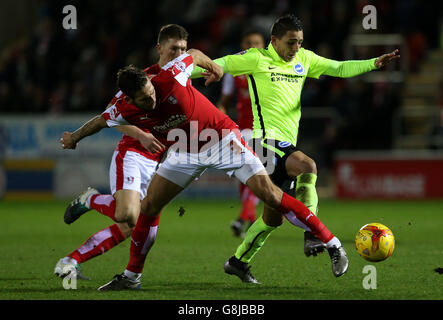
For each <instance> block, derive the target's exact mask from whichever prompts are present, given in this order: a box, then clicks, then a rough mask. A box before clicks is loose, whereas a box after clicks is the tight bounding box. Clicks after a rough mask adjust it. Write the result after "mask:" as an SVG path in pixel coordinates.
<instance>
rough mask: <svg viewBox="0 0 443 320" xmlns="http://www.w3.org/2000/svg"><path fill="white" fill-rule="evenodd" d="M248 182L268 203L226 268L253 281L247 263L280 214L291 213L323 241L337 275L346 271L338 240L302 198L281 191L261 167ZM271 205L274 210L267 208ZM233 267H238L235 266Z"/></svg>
mask: <svg viewBox="0 0 443 320" xmlns="http://www.w3.org/2000/svg"><path fill="white" fill-rule="evenodd" d="M247 185H248V187H249V188H250V189H251V190H252V191H253V192H254V193H255V194H256V195H257V197H259V198H260V199H261V200H262V201H263V202H264V203H265V205H266V206H267V207H265V210H264V211H263V218H262V219H260V218H259V219H257V221H256V222H255V223H254V224H253V225H252V226H251V228H249V230H248V232H247V233H246V236H245V239H244V241H243V243H241V244H240V246H239V247H238V248H237V251H236V252H235V255H234V257H231V259H230V260H228V262H227V263H226V264H225V271H227V272H228V273H231V274H236V275H237V276H239V277H240V278H241V279H242V280H243V281H244V282H256V280H255V279H254V278H253V277H252V276H251V275H250V273H249V266H248V264H249V262H250V261H251V259H252V258H253V257H254V255H255V254H256V253H257V252H258V251H259V250H260V248H261V247H262V246H263V244H264V242H265V241H266V239H267V238H268V237H269V235H270V234H271V233H272V232H273V231H274V230H275V229H276V228H277V227H278V226H279V225H281V223H282V214H288V213H290V214H294V215H295V216H296V217H297V219H298V220H299V221H301V222H302V223H303V224H304V225H305V226H306V227H307V228H309V229H310V230H311V232H312V233H313V234H314V235H315V236H316V237H318V238H319V239H320V240H321V241H322V242H323V243H325V245H326V247H327V248H328V251H329V253H330V256H331V261H332V271H333V273H334V275H335V276H336V277H338V276H341V275H342V274H344V273H345V272H346V270H347V267H348V259H347V256H346V253H345V251H344V249H343V247H342V246H341V243H340V241H339V240H338V238H337V237H335V236H334V235H333V234H332V233H331V232H330V231H329V230H328V229H327V227H326V226H325V225H324V224H323V223H322V222H321V221H320V220H319V219H318V218H317V217H316V216H315V215H314V214H313V213H312V212H311V211H310V210H309V209H308V208H307V207H306V206H305V205H304V204H303V203H302V202H300V201H299V200H297V199H295V198H293V197H291V196H289V195H288V194H287V193H284V192H283V191H281V189H280V188H278V187H277V186H275V185H274V184H273V183H272V181H271V180H270V178H269V176H267V174H265V172H264V171H263V172H261V173H259V174H255V175H254V176H252V177H251V178H250V179H248V181H247ZM271 208H272V209H274V210H270V209H271ZM233 264H236V265H233ZM229 266H230V267H231V268H229ZM227 267H228V268H227ZM235 267H237V268H239V269H240V270H235V269H236V268H235ZM227 269H228V270H227ZM229 271H231V272H229ZM234 271H239V272H234ZM241 271H247V272H241Z"/></svg>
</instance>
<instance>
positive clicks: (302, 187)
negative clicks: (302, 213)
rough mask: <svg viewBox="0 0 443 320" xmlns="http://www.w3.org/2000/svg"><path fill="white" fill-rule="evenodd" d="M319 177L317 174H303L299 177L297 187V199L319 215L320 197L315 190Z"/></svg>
mask: <svg viewBox="0 0 443 320" xmlns="http://www.w3.org/2000/svg"><path fill="white" fill-rule="evenodd" d="M316 182H317V175H316V174H315V173H302V174H300V175H298V176H297V186H296V189H295V194H296V197H295V198H296V199H297V200H299V201H301V202H303V204H304V205H305V206H307V207H308V209H309V210H311V212H313V213H314V214H315V215H317V213H318V212H317V211H318V195H317V190H316V188H315V183H316Z"/></svg>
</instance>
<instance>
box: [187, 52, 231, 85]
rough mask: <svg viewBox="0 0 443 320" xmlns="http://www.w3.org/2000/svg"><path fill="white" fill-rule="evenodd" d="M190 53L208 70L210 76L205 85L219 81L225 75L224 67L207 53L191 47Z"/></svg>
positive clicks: (195, 60)
mask: <svg viewBox="0 0 443 320" xmlns="http://www.w3.org/2000/svg"><path fill="white" fill-rule="evenodd" d="M188 53H189V54H190V55H191V56H192V59H193V60H194V63H195V64H196V65H197V66H199V67H201V68H203V69H205V70H207V72H208V73H209V76H208V77H207V78H206V77H205V78H206V81H205V85H206V86H207V85H209V84H210V83H212V82H216V81H219V80H220V79H221V78H222V77H223V73H224V72H223V68H222V67H220V66H219V65H218V64H216V63H215V62H214V61H212V60H211V58H209V57H208V56H207V55H205V54H204V53H203V52H201V51H200V50H198V49H189V50H188Z"/></svg>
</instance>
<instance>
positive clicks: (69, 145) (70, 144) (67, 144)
mask: <svg viewBox="0 0 443 320" xmlns="http://www.w3.org/2000/svg"><path fill="white" fill-rule="evenodd" d="M60 144H61V145H62V148H63V149H75V148H76V147H77V142H75V141H74V139H72V132H69V131H66V132H63V134H62V137H61V138H60Z"/></svg>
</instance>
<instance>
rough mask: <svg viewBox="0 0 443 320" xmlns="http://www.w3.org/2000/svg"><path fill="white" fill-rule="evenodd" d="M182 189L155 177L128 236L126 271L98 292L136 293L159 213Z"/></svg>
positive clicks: (160, 177) (164, 179) (155, 230)
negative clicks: (118, 291) (129, 241)
mask: <svg viewBox="0 0 443 320" xmlns="http://www.w3.org/2000/svg"><path fill="white" fill-rule="evenodd" d="M182 190H183V187H181V186H179V185H177V184H175V183H173V182H171V181H170V180H168V179H166V178H164V177H162V176H160V175H158V174H155V175H154V177H153V178H152V181H151V183H150V185H149V188H148V192H147V196H146V197H145V199H143V201H142V205H141V212H140V215H139V217H138V220H137V223H136V225H135V227H134V229H133V230H132V234H131V247H130V251H129V252H130V257H129V263H128V265H127V266H126V269H125V271H124V272H123V273H122V274H120V275H116V276H115V277H114V279H113V280H111V281H110V282H108V283H106V284H105V285H103V286H101V287H99V288H98V290H99V291H107V290H123V289H138V288H140V284H141V280H140V279H141V275H142V271H143V267H144V264H145V260H146V256H147V254H148V252H149V250H150V249H151V247H152V245H153V239H155V237H156V235H157V228H158V226H157V225H156V222H158V218H159V213H160V211H161V210H162V208H163V207H164V206H165V205H167V204H168V203H169V202H170V201H171V200H172V199H173V198H174V197H175V196H176V195H178V194H179V193H180V192H181V191H182Z"/></svg>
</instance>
